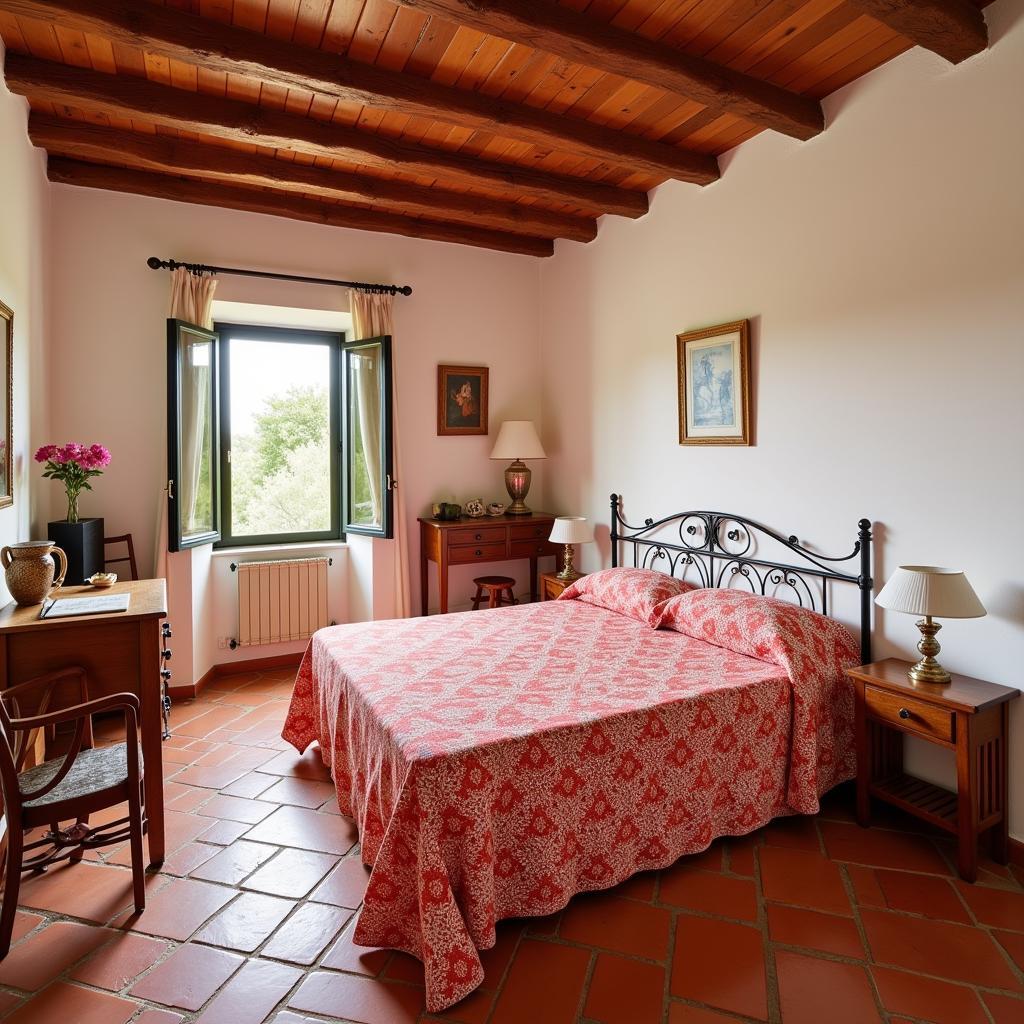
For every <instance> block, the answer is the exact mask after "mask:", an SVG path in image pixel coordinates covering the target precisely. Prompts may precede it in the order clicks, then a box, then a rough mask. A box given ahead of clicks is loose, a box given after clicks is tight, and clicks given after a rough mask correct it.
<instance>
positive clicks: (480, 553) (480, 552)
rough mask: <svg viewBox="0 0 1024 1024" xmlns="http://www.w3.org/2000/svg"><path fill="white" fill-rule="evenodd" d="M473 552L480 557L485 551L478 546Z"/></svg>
mask: <svg viewBox="0 0 1024 1024" xmlns="http://www.w3.org/2000/svg"><path fill="white" fill-rule="evenodd" d="M473 554H474V555H476V557H477V558H480V557H481V556H482V555H483V552H482V551H481V550H480V549H479V548H477V549H476V551H474V552H473Z"/></svg>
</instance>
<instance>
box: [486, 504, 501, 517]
mask: <svg viewBox="0 0 1024 1024" xmlns="http://www.w3.org/2000/svg"><path fill="white" fill-rule="evenodd" d="M487 514H488V515H489V516H503V515H504V514H505V506H504V505H503V504H502V503H501V502H500V501H492V502H491V503H490V505H488V506H487Z"/></svg>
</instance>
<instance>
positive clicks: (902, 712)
mask: <svg viewBox="0 0 1024 1024" xmlns="http://www.w3.org/2000/svg"><path fill="white" fill-rule="evenodd" d="M909 717H910V712H909V711H908V710H907V709H906V708H900V718H909Z"/></svg>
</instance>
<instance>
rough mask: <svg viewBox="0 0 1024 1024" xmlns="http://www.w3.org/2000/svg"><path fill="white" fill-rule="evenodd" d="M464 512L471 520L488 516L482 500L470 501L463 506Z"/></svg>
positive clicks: (473, 499) (474, 499)
mask: <svg viewBox="0 0 1024 1024" xmlns="http://www.w3.org/2000/svg"><path fill="white" fill-rule="evenodd" d="M462 511H463V512H465V513H466V515H467V516H469V517H470V519H479V518H480V517H481V516H485V515H487V509H485V508H484V503H483V499H482V498H470V500H469V501H467V502H466V504H465V505H463V506H462Z"/></svg>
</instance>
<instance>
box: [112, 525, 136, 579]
mask: <svg viewBox="0 0 1024 1024" xmlns="http://www.w3.org/2000/svg"><path fill="white" fill-rule="evenodd" d="M113 544H124V545H126V546H127V550H128V553H127V554H126V555H122V556H121V557H120V558H108V557H107V554H106V549H107V548H108V547H110V546H111V545H113ZM103 549H104V550H103V568H104V569H106V567H107V566H108V565H117V564H118V563H119V562H127V563H128V571H129V572H130V573H131V576H130V577H129V579H133V580H137V579H138V578H139V569H138V566H137V565H136V564H135V545H134V544H132V535H131V534H130V533H122V534H120V535H119V536H117V537H104V538H103Z"/></svg>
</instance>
